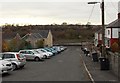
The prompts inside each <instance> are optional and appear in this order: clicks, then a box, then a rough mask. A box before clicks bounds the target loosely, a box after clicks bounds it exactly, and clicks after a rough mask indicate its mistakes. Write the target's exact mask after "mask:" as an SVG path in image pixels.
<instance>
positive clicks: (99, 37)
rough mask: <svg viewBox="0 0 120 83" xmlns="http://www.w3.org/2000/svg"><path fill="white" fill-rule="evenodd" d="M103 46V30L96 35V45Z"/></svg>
mask: <svg viewBox="0 0 120 83" xmlns="http://www.w3.org/2000/svg"><path fill="white" fill-rule="evenodd" d="M99 44H102V29H101V30H99V31H97V32H96V33H95V39H94V45H95V46H97V45H99Z"/></svg>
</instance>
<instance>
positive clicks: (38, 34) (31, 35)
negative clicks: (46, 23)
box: [22, 30, 49, 39]
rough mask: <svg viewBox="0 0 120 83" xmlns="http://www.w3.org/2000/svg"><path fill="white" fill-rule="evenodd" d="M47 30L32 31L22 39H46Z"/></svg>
mask: <svg viewBox="0 0 120 83" xmlns="http://www.w3.org/2000/svg"><path fill="white" fill-rule="evenodd" d="M48 33H49V30H33V31H31V33H28V34H26V35H25V36H24V37H22V38H23V39H27V38H31V39H40V38H47V37H48Z"/></svg>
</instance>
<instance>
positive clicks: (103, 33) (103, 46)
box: [101, 0, 105, 57]
mask: <svg viewBox="0 0 120 83" xmlns="http://www.w3.org/2000/svg"><path fill="white" fill-rule="evenodd" d="M101 10H102V57H105V15H104V0H102V3H101Z"/></svg>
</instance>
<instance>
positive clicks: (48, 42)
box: [45, 31, 53, 47]
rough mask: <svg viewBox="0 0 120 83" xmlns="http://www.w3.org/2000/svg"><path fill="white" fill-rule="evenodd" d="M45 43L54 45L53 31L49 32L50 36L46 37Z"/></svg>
mask: <svg viewBox="0 0 120 83" xmlns="http://www.w3.org/2000/svg"><path fill="white" fill-rule="evenodd" d="M45 45H48V46H49V47H50V46H53V37H52V33H51V31H49V33H48V37H47V38H46V39H45Z"/></svg>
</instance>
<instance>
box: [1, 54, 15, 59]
mask: <svg viewBox="0 0 120 83" xmlns="http://www.w3.org/2000/svg"><path fill="white" fill-rule="evenodd" d="M7 58H15V56H14V54H3V59H7Z"/></svg>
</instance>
